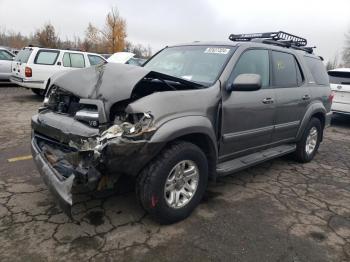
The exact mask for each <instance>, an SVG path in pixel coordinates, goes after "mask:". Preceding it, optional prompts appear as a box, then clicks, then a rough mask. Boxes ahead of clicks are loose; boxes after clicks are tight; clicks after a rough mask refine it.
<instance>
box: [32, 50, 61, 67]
mask: <svg viewBox="0 0 350 262" xmlns="http://www.w3.org/2000/svg"><path fill="white" fill-rule="evenodd" d="M59 53H60V52H59V51H53V50H40V51H39V52H38V53H37V55H36V57H35V60H34V64H39V65H54V64H55V63H56V60H57V57H58V55H59Z"/></svg>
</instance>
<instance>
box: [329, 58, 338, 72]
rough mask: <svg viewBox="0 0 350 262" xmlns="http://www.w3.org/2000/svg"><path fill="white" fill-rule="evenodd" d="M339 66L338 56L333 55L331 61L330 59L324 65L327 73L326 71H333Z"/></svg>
mask: <svg viewBox="0 0 350 262" xmlns="http://www.w3.org/2000/svg"><path fill="white" fill-rule="evenodd" d="M338 66H339V59H338V55H335V56H334V57H333V59H330V60H329V61H328V62H327V64H326V68H327V71H328V70H332V69H335V68H337V67H338Z"/></svg>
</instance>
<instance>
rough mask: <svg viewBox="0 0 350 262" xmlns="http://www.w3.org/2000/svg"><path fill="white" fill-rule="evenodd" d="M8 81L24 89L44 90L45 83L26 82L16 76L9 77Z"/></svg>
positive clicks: (40, 81) (38, 81)
mask: <svg viewBox="0 0 350 262" xmlns="http://www.w3.org/2000/svg"><path fill="white" fill-rule="evenodd" d="M10 81H11V82H12V83H15V84H17V85H19V86H23V87H26V88H39V89H45V85H44V83H45V81H42V80H28V79H25V78H21V77H17V76H13V75H12V76H11V77H10Z"/></svg>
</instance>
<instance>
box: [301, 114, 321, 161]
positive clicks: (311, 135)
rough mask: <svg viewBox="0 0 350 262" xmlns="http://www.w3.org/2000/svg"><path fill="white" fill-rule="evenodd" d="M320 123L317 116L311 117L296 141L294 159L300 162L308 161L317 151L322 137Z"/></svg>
mask: <svg viewBox="0 0 350 262" xmlns="http://www.w3.org/2000/svg"><path fill="white" fill-rule="evenodd" d="M322 132H323V130H322V125H321V122H320V120H319V119H318V118H311V120H310V122H309V124H308V125H307V126H306V128H305V130H304V133H303V136H302V138H301V139H300V141H299V142H298V143H297V150H296V152H295V157H296V160H297V161H299V162H301V163H307V162H310V161H311V160H312V159H313V158H314V156H315V155H316V153H317V150H318V147H319V146H320V142H321V137H322Z"/></svg>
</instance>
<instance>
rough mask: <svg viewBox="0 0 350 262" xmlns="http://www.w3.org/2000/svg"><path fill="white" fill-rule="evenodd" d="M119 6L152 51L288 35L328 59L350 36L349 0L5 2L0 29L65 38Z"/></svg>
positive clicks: (137, 38)
mask: <svg viewBox="0 0 350 262" xmlns="http://www.w3.org/2000/svg"><path fill="white" fill-rule="evenodd" d="M114 5H116V6H117V7H118V9H119V12H120V15H121V16H122V17H123V18H125V19H126V22H127V33H128V40H130V41H132V42H135V43H141V44H144V45H148V44H149V45H150V46H151V47H152V50H153V52H155V51H157V50H158V49H160V48H162V47H164V46H166V45H171V44H175V43H180V42H181V43H182V42H192V41H195V40H226V39H227V38H228V36H229V34H230V33H255V32H263V31H275V30H283V31H287V32H290V33H294V34H296V35H300V36H303V37H305V38H307V40H308V44H309V45H310V46H317V51H316V52H317V54H319V55H322V56H324V57H325V59H327V60H328V59H329V58H331V57H333V56H334V55H335V54H337V53H340V52H341V50H342V48H343V45H344V34H345V33H346V32H347V31H350V0H333V1H322V0H292V1H283V0H278V1H277V0H242V1H233V0H201V1H200V0H176V1H174V0H152V1H150V0H148V1H147V0H119V1H112V0H98V1H97V0H56V1H53V0H45V1H39V0H30V1H28V0H16V1H14V0H0V28H2V29H4V28H5V29H6V30H13V31H20V32H21V33H23V34H28V33H32V32H34V31H35V30H36V29H38V28H40V27H41V26H42V25H43V24H44V23H46V22H51V23H52V24H53V25H54V26H55V28H56V30H57V32H58V33H59V36H60V37H61V38H62V39H65V38H66V37H68V38H73V37H74V36H80V37H83V36H84V32H85V29H86V27H87V25H88V23H89V22H92V23H93V24H94V25H95V26H97V27H103V25H104V21H105V16H106V14H107V12H108V11H109V9H110V8H111V7H112V6H114Z"/></svg>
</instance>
